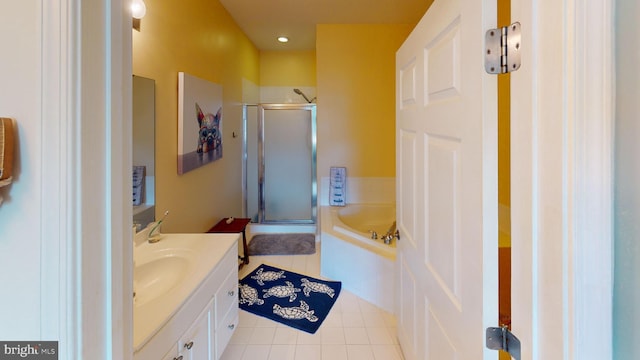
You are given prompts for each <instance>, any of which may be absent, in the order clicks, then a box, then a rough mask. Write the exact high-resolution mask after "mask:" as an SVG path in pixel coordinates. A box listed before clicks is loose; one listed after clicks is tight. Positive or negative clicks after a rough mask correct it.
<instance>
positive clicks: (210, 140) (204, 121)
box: [178, 72, 222, 174]
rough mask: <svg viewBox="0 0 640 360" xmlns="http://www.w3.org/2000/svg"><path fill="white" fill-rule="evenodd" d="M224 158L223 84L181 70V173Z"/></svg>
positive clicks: (179, 171) (179, 109) (179, 149)
mask: <svg viewBox="0 0 640 360" xmlns="http://www.w3.org/2000/svg"><path fill="white" fill-rule="evenodd" d="M220 158H222V85H219V84H215V83H212V82H210V81H208V80H204V79H201V78H198V77H195V76H193V75H189V74H187V73H184V72H179V73H178V174H184V173H186V172H188V171H191V170H194V169H196V168H198V167H200V166H203V165H206V164H208V163H210V162H213V161H216V160H218V159H220Z"/></svg>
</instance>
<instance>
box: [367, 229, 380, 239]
mask: <svg viewBox="0 0 640 360" xmlns="http://www.w3.org/2000/svg"><path fill="white" fill-rule="evenodd" d="M369 232H370V233H371V238H372V239H373V240H376V239H377V238H378V233H377V232H375V231H374V230H369Z"/></svg>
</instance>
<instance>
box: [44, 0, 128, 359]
mask: <svg viewBox="0 0 640 360" xmlns="http://www.w3.org/2000/svg"><path fill="white" fill-rule="evenodd" d="M40 3H41V5H40V13H39V14H34V16H36V17H38V19H39V20H40V21H41V25H42V51H41V54H42V55H41V56H42V59H41V63H42V73H41V74H42V77H41V80H42V88H43V92H42V95H41V96H42V103H43V112H42V124H43V130H42V131H43V134H46V136H42V139H43V144H42V148H43V149H44V151H43V153H42V172H41V179H40V181H41V183H42V187H43V191H42V193H43V199H42V201H43V206H42V214H43V216H42V219H43V225H42V235H41V239H42V240H41V241H42V274H41V283H42V287H41V290H42V291H41V299H40V302H41V304H42V311H41V334H42V339H43V340H58V341H59V349H58V355H59V357H60V359H105V360H106V359H131V358H132V353H133V351H132V350H133V344H132V339H133V336H132V327H133V326H132V324H133V321H132V319H133V316H132V309H133V306H132V296H131V295H130V294H131V293H132V290H131V289H132V271H133V270H132V266H131V264H132V252H133V250H132V241H133V239H132V230H131V223H132V207H131V195H130V194H131V191H130V189H131V133H132V130H131V81H132V80H131V69H132V66H131V20H130V19H131V17H130V15H129V14H128V7H127V6H126V3H127V1H126V0H111V1H109V0H82V1H80V0H51V1H42V2H40Z"/></svg>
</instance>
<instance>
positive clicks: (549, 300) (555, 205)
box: [511, 0, 614, 359]
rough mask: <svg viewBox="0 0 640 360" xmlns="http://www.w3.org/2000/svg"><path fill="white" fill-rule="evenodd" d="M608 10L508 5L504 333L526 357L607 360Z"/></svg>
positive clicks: (603, 2)
mask: <svg viewBox="0 0 640 360" xmlns="http://www.w3.org/2000/svg"><path fill="white" fill-rule="evenodd" d="M613 2H614V0H598V1H595V0H594V1H582V0H562V1H557V0H512V13H511V18H512V21H519V22H520V23H521V24H522V51H523V65H522V67H521V69H520V70H518V71H517V72H515V73H513V74H512V75H511V81H512V86H511V91H512V95H511V108H512V110H511V111H512V113H511V172H512V175H511V184H512V185H511V189H512V190H511V191H512V194H511V206H512V215H511V216H512V217H511V219H512V230H511V234H512V283H513V294H512V311H513V316H512V324H513V331H514V333H515V334H516V335H517V336H518V337H519V338H520V339H521V341H522V344H523V351H522V355H523V356H522V358H523V359H608V358H611V356H612V339H611V336H612V294H613V280H612V274H613V266H612V264H613V262H612V256H613V252H612V249H613V235H612V234H613V231H612V220H611V217H612V202H613V199H612V174H613V172H612V159H613V131H612V129H613V119H614V110H613V109H614V108H613V104H614V102H613V99H614V96H613V83H614V72H613V59H614V55H613V35H614V34H613V31H614V30H613V29H614V26H613V9H614V7H613V5H614V4H613ZM519 94H525V96H522V95H520V96H519ZM526 324H530V326H527V325H526Z"/></svg>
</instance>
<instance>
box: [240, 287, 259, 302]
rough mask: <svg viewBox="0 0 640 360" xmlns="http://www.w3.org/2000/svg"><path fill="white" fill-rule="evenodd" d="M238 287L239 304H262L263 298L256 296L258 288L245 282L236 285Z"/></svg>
mask: <svg viewBox="0 0 640 360" xmlns="http://www.w3.org/2000/svg"><path fill="white" fill-rule="evenodd" d="M238 287H239V288H240V304H249V305H253V304H258V305H262V304H264V300H262V299H260V298H259V297H258V290H256V289H254V288H252V287H251V286H249V285H246V284H242V285H238Z"/></svg>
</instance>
